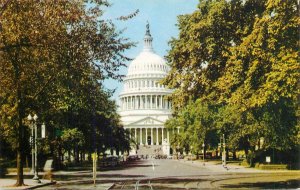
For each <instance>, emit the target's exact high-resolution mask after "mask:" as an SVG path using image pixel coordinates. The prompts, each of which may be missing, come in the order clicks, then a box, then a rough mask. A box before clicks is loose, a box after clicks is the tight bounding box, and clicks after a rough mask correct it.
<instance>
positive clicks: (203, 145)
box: [202, 143, 205, 166]
mask: <svg viewBox="0 0 300 190" xmlns="http://www.w3.org/2000/svg"><path fill="white" fill-rule="evenodd" d="M202 147H203V166H205V162H204V148H205V144H204V143H203V144H202Z"/></svg>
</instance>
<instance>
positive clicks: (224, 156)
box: [222, 134, 226, 167]
mask: <svg viewBox="0 0 300 190" xmlns="http://www.w3.org/2000/svg"><path fill="white" fill-rule="evenodd" d="M222 158H223V159H222V163H223V167H225V166H226V144H225V135H224V134H223V154H222Z"/></svg>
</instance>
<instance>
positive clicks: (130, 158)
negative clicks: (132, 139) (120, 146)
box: [127, 155, 138, 161]
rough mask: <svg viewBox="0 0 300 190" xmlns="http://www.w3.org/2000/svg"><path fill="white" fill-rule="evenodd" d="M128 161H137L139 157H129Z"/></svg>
mask: <svg viewBox="0 0 300 190" xmlns="http://www.w3.org/2000/svg"><path fill="white" fill-rule="evenodd" d="M127 160H128V161H135V160H138V156H137V155H129V156H128V157H127Z"/></svg>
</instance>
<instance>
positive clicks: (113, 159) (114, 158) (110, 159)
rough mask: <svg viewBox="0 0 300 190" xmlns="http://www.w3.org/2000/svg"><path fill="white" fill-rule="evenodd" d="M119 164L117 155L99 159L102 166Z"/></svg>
mask: <svg viewBox="0 0 300 190" xmlns="http://www.w3.org/2000/svg"><path fill="white" fill-rule="evenodd" d="M119 164H120V160H119V158H118V157H117V156H108V157H106V158H103V159H102V160H101V161H100V166H102V167H115V166H117V165H119Z"/></svg>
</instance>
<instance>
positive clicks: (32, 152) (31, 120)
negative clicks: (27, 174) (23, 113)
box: [27, 114, 35, 173]
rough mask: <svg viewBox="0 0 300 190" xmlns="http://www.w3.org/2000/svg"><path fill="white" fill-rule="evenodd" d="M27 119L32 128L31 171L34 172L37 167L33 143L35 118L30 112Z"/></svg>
mask: <svg viewBox="0 0 300 190" xmlns="http://www.w3.org/2000/svg"><path fill="white" fill-rule="evenodd" d="M27 120H28V121H29V123H30V128H31V137H30V144H31V173H34V171H35V169H34V145H33V137H34V134H33V131H34V129H33V118H32V116H31V115H30V114H29V115H28V117H27Z"/></svg>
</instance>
